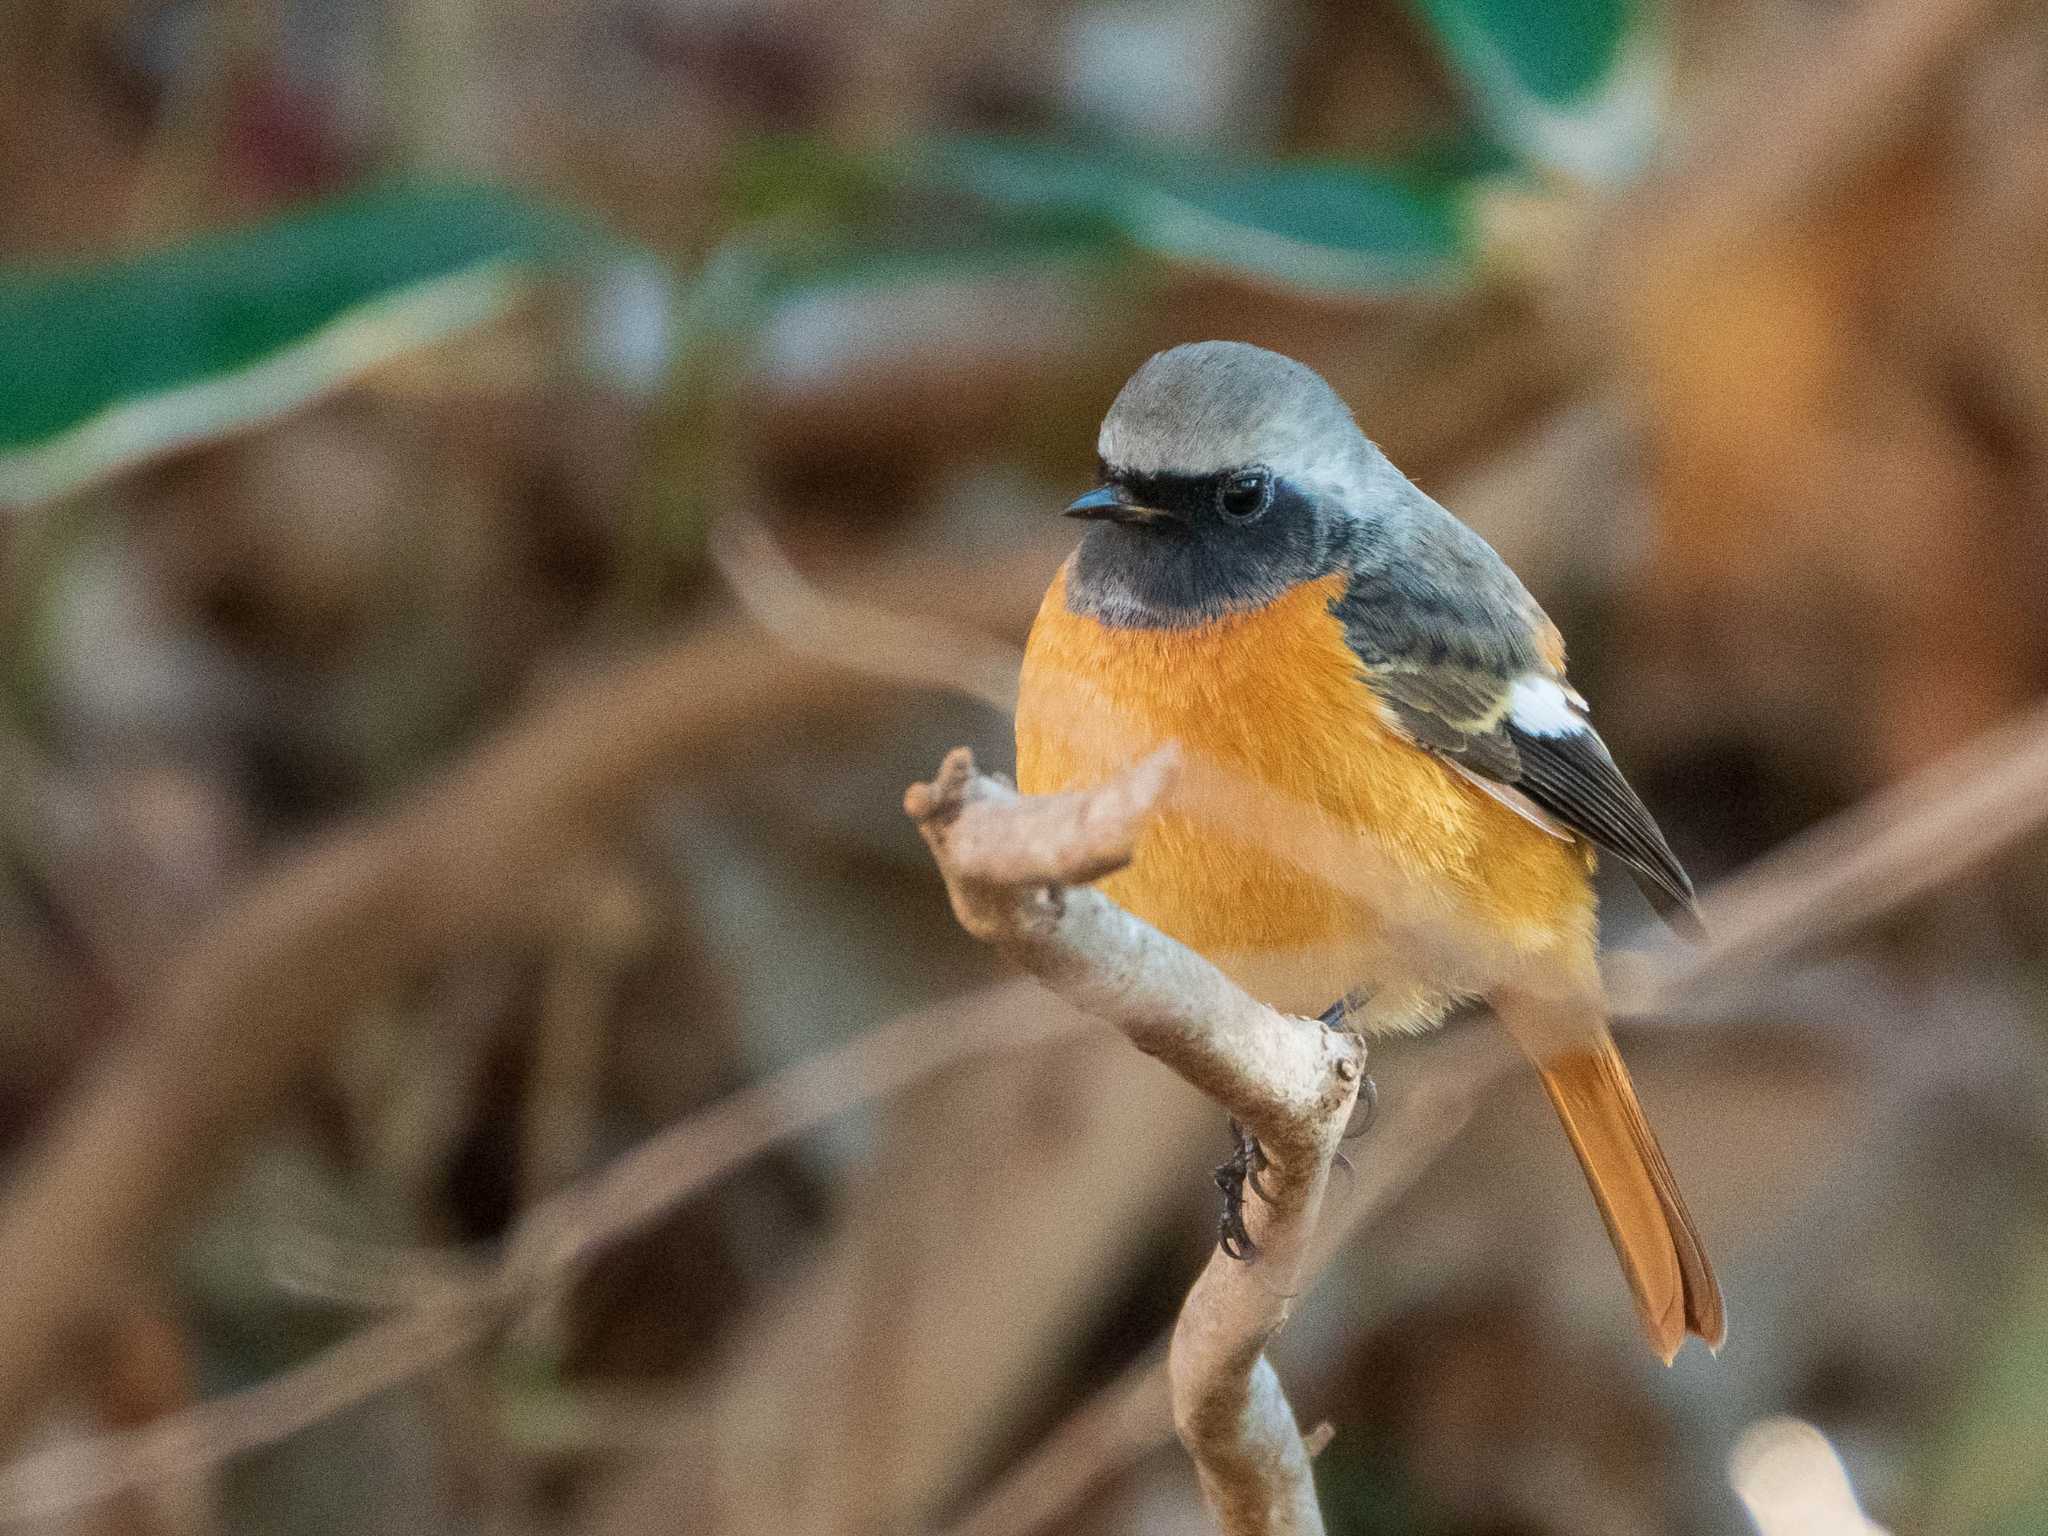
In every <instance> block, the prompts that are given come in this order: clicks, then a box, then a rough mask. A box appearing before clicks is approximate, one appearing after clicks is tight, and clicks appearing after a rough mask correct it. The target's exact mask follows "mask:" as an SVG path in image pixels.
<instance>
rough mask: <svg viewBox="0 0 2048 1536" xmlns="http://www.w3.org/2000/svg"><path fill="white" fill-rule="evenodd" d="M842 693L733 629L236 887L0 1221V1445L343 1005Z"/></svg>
mask: <svg viewBox="0 0 2048 1536" xmlns="http://www.w3.org/2000/svg"><path fill="white" fill-rule="evenodd" d="M850 676H851V674H847V673H835V672H833V671H830V670H829V669H827V668H824V667H819V666H807V667H803V668H786V667H769V666H764V664H763V660H762V647H761V645H760V643H759V639H758V637H757V636H755V635H754V634H753V633H751V632H750V631H748V630H746V629H744V628H742V627H737V626H735V627H732V628H728V629H724V630H719V631H715V632H712V633H708V634H704V635H701V636H697V637H693V638H691V639H687V640H682V641H678V642H676V643H674V644H673V645H671V646H669V647H667V648H666V649H664V650H662V651H659V652H657V653H655V654H654V655H652V656H649V657H647V658H646V659H644V660H642V661H640V662H638V663H636V664H632V665H628V666H624V667H622V668H620V669H619V670H618V671H617V672H616V673H615V674H614V675H612V676H610V677H607V678H604V679H601V680H598V681H594V682H591V683H589V684H587V685H586V686H584V687H583V688H581V689H580V690H579V691H577V692H575V693H574V694H570V695H566V696H557V697H555V698H553V699H551V700H549V701H547V702H545V703H543V704H541V705H540V706H539V707H537V708H536V709H535V710H534V711H533V712H532V714H531V715H530V716H529V717H528V718H527V719H526V720H525V721H523V722H521V723H520V724H518V725H516V726H514V727H512V728H511V729H508V730H506V731H505V732H504V733H502V734H501V735H500V736H498V737H497V738H496V739H495V740H493V741H491V742H489V743H487V744H486V745H485V746H484V747H483V748H481V749H480V750H479V751H477V752H476V753H475V754H474V755H473V756H472V757H471V758H470V759H469V760H468V761H467V762H466V763H465V764H463V765H462V766H461V767H460V768H459V769H458V770H456V771H455V772H453V773H451V774H450V775H449V776H448V777H446V778H445V779H443V780H442V781H441V782H440V783H438V784H436V785H434V786H431V787H430V788H428V789H427V790H425V791H424V792H423V793H421V794H420V795H418V796H417V797H415V798H414V800H413V801H412V802H411V803H410V804H409V805H407V806H406V807H404V808H402V809H401V810H399V811H397V812H395V813H393V814H391V815H389V816H387V817H384V818H382V819H380V820H377V821H372V822H368V823H364V824H359V825H353V826H347V827H343V828H341V829H339V830H337V831H335V832H333V833H331V834H330V835H328V836H327V837H326V838H324V839H322V840H321V841H320V842H318V843H316V844H315V845H314V846H313V847H312V848H310V849H309V850H308V851H306V852H305V853H303V854H301V855H300V856H298V857H297V858H295V859H293V860H291V861H290V862H289V863H287V864H285V865H284V866H282V867H281V868H279V869H277V870H276V871H275V872H274V873H272V874H271V875H269V876H268V877H267V878H262V879H259V880H257V881H255V882H254V883H253V884H252V885H251V886H250V887H249V888H248V890H247V891H246V892H245V893H244V894H243V895H242V897H241V899H240V900H238V901H236V902H235V903H233V904H232V905H231V906H230V907H229V908H228V909H227V910H226V911H225V912H223V913H222V914H221V915H220V916H219V917H218V918H217V919H215V920H214V922H213V923H212V924H210V925H209V927H208V928H207V929H206V930H205V931H204V932H203V933H202V934H201V935H200V936H199V937H198V939H197V940H196V941H195V942H194V943H192V944H191V945H190V946H189V947H188V948H187V949H186V951H185V952H184V954H183V955H182V956H181V957H180V958H179V960H178V961H177V962H176V963H174V964H173V965H172V966H170V967H169V969H168V973H167V975H166V977H165V979H164V982H163V984H162V986H161V987H160V988H159V990H158V991H157V993H156V995H155V996H154V997H153V998H150V999H145V1000H144V1002H143V1003H142V1004H141V1005H140V1006H139V1008H138V1012H137V1021H138V1022H137V1027H136V1028H135V1029H134V1030H133V1031H132V1032H131V1033H130V1035H129V1036H128V1037H127V1038H126V1039H125V1040H124V1041H123V1042H122V1044H121V1045H120V1046H119V1047H117V1048H116V1049H115V1051H114V1052H113V1053H112V1054H111V1056H110V1058H109V1059H108V1060H107V1061H106V1062H105V1063H104V1064H103V1066H102V1067H101V1069H100V1070H99V1072H98V1073H97V1074H96V1075H95V1076H94V1077H93V1078H92V1079H91V1080H90V1081H89V1082H88V1083H87V1085H86V1086H85V1088H84V1089H83V1090H82V1092H81V1093H80V1094H79V1095H78V1096H77V1097H76V1098H75V1099H73V1100H72V1101H71V1102H70V1103H69V1104H68V1105H67V1106H66V1107H65V1108H64V1110H63V1112H62V1113H61V1115H60V1117H59V1119H58V1120H57V1122H56V1124H54V1125H53V1126H52V1127H50V1129H49V1130H48V1132H47V1133H46V1134H45V1136H44V1138H43V1139H42V1141H41V1142H40V1144H39V1145H38V1146H37V1147H36V1148H35V1149H34V1150H33V1151H32V1152H31V1154H30V1155H29V1156H28V1157H27V1158H26V1159H25V1160H24V1161H23V1163H22V1164H21V1166H20V1168H19V1170H18V1172H17V1174H16V1178H15V1182H14V1185H13V1188H12V1190H11V1191H10V1193H9V1196H8V1198H7V1200H6V1203H5V1205H4V1206H0V1252H5V1253H7V1254H8V1255H9V1256H10V1257H9V1260H8V1266H7V1269H8V1273H7V1283H6V1285H5V1286H4V1287H0V1361H5V1362H6V1367H7V1368H6V1370H5V1371H4V1372H0V1445H5V1444H7V1443H10V1442H11V1441H12V1440H13V1439H14V1438H15V1436H16V1435H17V1434H18V1432H19V1430H20V1428H21V1426H22V1423H23V1420H24V1418H25V1417H26V1415H27V1413H28V1411H29V1410H30V1408H32V1407H33V1406H34V1405H35V1404H36V1403H37V1402H39V1401H40V1400H41V1398H42V1395H43V1392H44V1389H45V1388H46V1386H47V1385H48V1383H49V1381H50V1379H51V1376H52V1373H53V1372H54V1371H55V1369H56V1368H57V1366H58V1364H59V1362H60V1361H62V1360H63V1359H64V1357H65V1355H66V1352H67V1351H68V1350H69V1349H70V1348H71V1347H72V1345H73V1343H74V1341H75V1340H76V1338H77V1335H78V1331H79V1329H80V1328H81V1327H82V1326H83V1325H84V1323H85V1320H86V1319H89V1318H90V1317H91V1316H92V1315H94V1313H95V1312H96V1311H97V1310H98V1309H99V1307H100V1305H101V1303H102V1300H103V1298H104V1296H105V1295H106V1293H107V1291H108V1289H109V1288H110V1287H112V1286H115V1285H118V1284H119V1283H120V1280H121V1278H122V1276H124V1275H125V1274H127V1273H129V1272H131V1271H132V1269H133V1268H134V1267H136V1266H138V1265H140V1264H142V1263H144V1262H146V1261H147V1259H148V1258H149V1256H150V1255H152V1254H153V1253H155V1252H156V1251H157V1250H158V1249H159V1248H160V1246H161V1245H162V1243H163V1242H164V1241H165V1239H166V1238H167V1237H168V1235H169V1234H170V1233H171V1232H173V1231H174V1230H176V1227H177V1224H178V1222H179V1220H180V1219H181V1218H182V1217H183V1215H184V1214H185V1212H186V1211H187V1210H188V1209H189V1208H190V1206H191V1203H192V1201H193V1200H194V1199H195V1198H196V1197H197V1196H198V1194H199V1193H200V1192H201V1191H202V1190H203V1189H204V1188H205V1185H206V1182H207V1179H208V1178H209V1176H210V1175H211V1174H212V1173H213V1171H214V1170H215V1169H216V1168H217V1167H218V1166H219V1165H220V1163H221V1162H222V1161H223V1160H224V1159H225V1158H226V1157H227V1156H228V1155H229V1154H230V1153H231V1152H232V1151H233V1149H234V1148H235V1147H237V1146H238V1145H239V1144H240V1141H241V1139H242V1137H243V1136H245V1135H247V1134H249V1133H250V1132H251V1131H252V1130H253V1129H255V1128H256V1127H257V1126H259V1125H261V1124H262V1123H263V1119H264V1116H265V1112H266V1111H267V1110H268V1108H269V1106H270V1105H271V1104H272V1103H273V1102H274V1101H275V1100H276V1098H277V1096H278V1095H279V1094H280V1093H282V1092H283V1090H284V1089H285V1087H286V1086H287V1085H288V1084H289V1083H291V1082H292V1081H293V1080H294V1079H295V1078H296V1077H297V1076H298V1075H299V1074H300V1073H301V1072H303V1071H305V1070H307V1069H308V1068H309V1067H310V1066H311V1064H312V1063H313V1062H314V1061H315V1060H316V1059H317V1056H318V1052H319V1050H320V1046H321V1043H322V1042H323V1041H324V1040H326V1039H327V1038H328V1037H329V1036H330V1035H331V1034H333V1033H334V1032H335V1031H336V1030H337V1029H339V1028H340V1027H341V1025H342V1023H343V1022H344V1021H345V1020H346V1019H347V1018H348V1017H349V1016H350V1009H351V1008H352V1007H353V1006H355V1005H356V1004H358V1003H359V1002H361V1001H363V1000H366V999H368V998H372V997H375V996H377V995H380V994H384V993H388V992H390V991H391V990H393V989H394V988H395V987H397V986H398V985H400V984H401V983H402V982H404V981H405V980H407V979H409V978H411V977H413V976H415V975H417V974H418V973H419V972H421V971H422V970H423V969H424V968H425V967H426V966H428V965H429V964H431V963H433V962H434V961H436V960H438V959H440V958H442V957H444V956H446V955H448V954H451V953H454V952H456V951H458V950H460V949H464V948H474V947H475V946H477V945H480V944H486V943H489V942H490V941H491V940H492V939H494V938H497V939H504V938H510V937H514V936H516V935H519V934H521V933H524V932H529V931H531V929H532V927H533V926H534V925H535V924H536V923H538V922H539V921H540V920H541V919H542V917H543V915H544V912H545V909H546V907H547V905H548V903H549V900H550V894H551V890H552V886H553V883H554V880H555V878H556V876H557V874H558V873H559V872H560V871H561V870H562V869H564V868H566V867H569V866H570V865H571V863H572V861H573V860H575V859H576V858H579V857H586V856H587V852H588V849H589V847H590V845H591V844H593V843H594V842H597V841H600V840H602V839H603V838H605V837H606V836H608V835H610V834H611V832H612V829H613V826H614V824H615V823H616V821H617V820H618V818H619V817H620V816H621V815H622V814H623V813H624V812H625V811H627V810H629V809H631V808H634V807H636V806H637V805H638V804H639V803H640V802H641V800H642V799H643V798H644V797H645V795H646V794H647V793H648V791H649V790H650V789H651V788H652V787H653V786H654V785H655V784H656V783H657V782H659V781H660V780H661V779H663V778H664V777H666V776H668V775H669V774H672V773H675V772H678V771H680V770H681V769H683V768H684V767H686V766H688V765H689V764H690V763H691V762H693V761H696V760H699V759H701V757H702V756H703V754H705V753H707V752H709V751H710V750H712V749H713V748H714V747H715V746H716V745H718V744H720V743H722V742H725V741H727V740H730V739H731V738H732V737H734V736H735V735H737V734H739V733H740V732H742V731H744V730H746V729H749V728H758V726H759V724H760V722H761V719H762V718H763V715H764V712H774V711H777V710H779V711H781V712H782V713H784V714H785V715H788V714H791V713H803V712H812V713H819V712H827V713H829V712H838V711H841V710H843V709H844V708H845V707H846V703H847V700H848V698H849V691H848V687H847V684H848V681H849V677H850Z"/></svg>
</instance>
